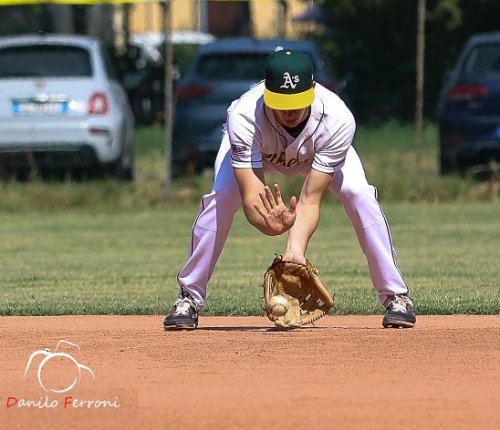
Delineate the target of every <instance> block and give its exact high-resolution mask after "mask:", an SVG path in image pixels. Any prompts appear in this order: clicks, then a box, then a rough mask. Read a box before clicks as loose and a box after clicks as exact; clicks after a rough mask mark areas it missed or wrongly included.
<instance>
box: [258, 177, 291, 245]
mask: <svg viewBox="0 0 500 430" xmlns="http://www.w3.org/2000/svg"><path fill="white" fill-rule="evenodd" d="M259 196H260V200H261V202H262V204H261V205H258V204H256V205H255V206H254V207H255V210H256V211H257V212H258V213H259V215H260V216H261V217H262V218H263V219H264V221H265V223H266V225H267V227H268V229H269V234H270V235H279V234H282V233H284V232H285V231H288V230H290V228H291V227H292V226H293V224H294V223H295V219H296V217H297V198H296V197H295V196H292V197H291V198H290V208H288V207H287V206H286V205H285V203H283V199H282V197H281V190H280V187H279V186H278V184H274V195H273V193H272V191H271V189H270V188H269V187H268V186H266V187H264V191H263V192H261V193H259Z"/></svg>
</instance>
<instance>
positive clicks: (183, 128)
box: [172, 38, 335, 171]
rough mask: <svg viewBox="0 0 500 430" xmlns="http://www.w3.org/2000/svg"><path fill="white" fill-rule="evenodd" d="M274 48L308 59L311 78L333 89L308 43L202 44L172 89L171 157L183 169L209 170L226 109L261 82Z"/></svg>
mask: <svg viewBox="0 0 500 430" xmlns="http://www.w3.org/2000/svg"><path fill="white" fill-rule="evenodd" d="M278 46H282V47H284V48H288V49H294V50H296V51H301V52H305V53H307V54H309V55H311V57H312V58H313V61H314V68H315V71H314V76H315V80H316V81H317V82H319V83H320V84H322V85H324V86H326V87H328V88H330V89H331V90H335V85H334V81H333V79H332V77H331V76H330V75H329V74H328V72H327V70H326V67H325V64H324V61H323V59H322V57H321V54H320V51H319V49H318V47H317V46H316V45H315V44H314V43H313V42H310V41H304V40H281V39H268V40H255V39H250V38H238V39H227V40H221V41H218V42H214V43H208V44H206V45H203V46H200V48H199V50H198V53H197V55H196V56H195V58H194V59H193V62H192V63H191V66H190V68H189V70H188V72H187V74H186V75H185V77H184V78H183V79H182V80H181V81H179V83H178V84H177V87H176V94H175V95H176V104H175V113H174V128H173V140H172V153H173V156H172V158H173V161H174V164H176V166H177V167H180V168H181V171H182V170H186V169H188V170H195V171H196V170H198V171H199V170H201V169H202V168H203V167H206V166H212V164H213V162H214V160H215V156H216V155H217V151H218V149H219V145H220V140H221V136H222V126H223V124H224V123H225V121H226V113H227V108H228V107H229V105H230V104H231V102H232V101H233V100H235V99H237V98H239V97H240V96H241V95H242V94H243V93H244V92H246V91H247V90H249V89H250V88H251V87H252V86H253V85H254V84H255V83H257V82H259V81H261V80H262V79H263V78H264V64H265V61H266V59H267V57H268V56H269V55H270V54H271V53H272V52H274V51H275V49H276V47H278Z"/></svg>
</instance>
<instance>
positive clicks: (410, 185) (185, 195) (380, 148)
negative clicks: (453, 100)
mask: <svg viewBox="0 0 500 430" xmlns="http://www.w3.org/2000/svg"><path fill="white" fill-rule="evenodd" d="M135 140H136V181H135V182H134V183H131V184H130V183H122V182H119V181H105V182H104V181H89V182H72V181H69V180H68V181H64V182H52V183H47V182H41V181H32V182H28V183H17V182H3V183H0V193H1V196H2V198H1V199H0V211H6V212H20V211H31V210H60V209H74V208H81V209H96V208H98V209H100V210H137V209H147V208H152V207H167V206H169V205H171V204H192V203H196V202H197V201H198V200H199V197H200V195H201V194H203V193H205V192H207V190H208V189H209V188H210V186H211V179H212V174H211V172H210V171H209V170H207V171H206V172H205V174H204V175H202V176H198V177H197V176H192V177H184V178H180V179H177V180H175V181H174V183H173V187H172V190H171V193H170V195H169V198H168V199H167V198H166V196H165V185H164V184H165V157H164V150H163V148H164V137H163V129H162V128H161V127H159V126H156V127H150V128H140V129H138V130H137V132H136V139H135ZM355 147H356V149H357V151H358V152H359V153H360V155H361V158H362V161H363V164H364V166H365V170H366V173H367V177H368V179H369V181H370V182H371V183H372V184H374V185H376V186H377V188H378V190H379V193H380V196H381V198H382V201H384V202H431V203H438V202H467V201H469V202H497V201H499V200H500V186H499V184H500V181H499V180H498V179H497V180H493V181H488V182H476V181H474V180H472V179H471V178H462V177H459V176H447V177H440V176H439V175H438V173H437V159H438V156H437V153H438V149H437V132H436V127H435V126H433V125H432V124H427V125H426V127H425V130H424V134H423V142H422V147H421V148H420V149H419V150H418V151H417V149H416V148H415V144H414V129H413V127H412V126H410V125H401V124H398V123H396V122H388V123H387V124H385V125H383V126H380V127H377V128H371V127H366V126H359V127H358V131H357V135H356V138H355ZM417 153H418V154H420V160H419V162H418V163H417ZM280 182H281V185H282V187H283V189H284V191H285V193H288V194H292V193H296V191H297V188H298V186H299V183H300V180H291V181H288V182H286V183H285V182H284V181H281V180H280Z"/></svg>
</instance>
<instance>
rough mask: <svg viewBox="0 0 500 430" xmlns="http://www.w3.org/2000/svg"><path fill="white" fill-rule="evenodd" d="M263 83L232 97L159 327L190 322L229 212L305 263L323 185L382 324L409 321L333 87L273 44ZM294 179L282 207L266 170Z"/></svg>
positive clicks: (401, 285)
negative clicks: (352, 243) (347, 230)
mask: <svg viewBox="0 0 500 430" xmlns="http://www.w3.org/2000/svg"><path fill="white" fill-rule="evenodd" d="M264 74H265V79H264V81H262V82H260V83H259V84H257V85H256V86H255V87H253V88H252V89H250V90H249V91H247V92H246V93H245V94H243V95H242V96H241V97H240V98H239V99H238V100H235V101H234V102H233V103H232V104H231V106H230V107H229V109H228V114H227V122H226V124H225V127H224V130H223V136H222V142H221V146H220V150H219V152H218V155H217V159H216V161H215V166H214V173H215V179H214V185H213V190H212V192H211V193H209V194H206V195H204V196H203V197H202V200H201V205H200V211H199V213H198V215H197V217H196V219H195V222H194V225H193V231H192V238H191V243H190V247H189V253H188V254H189V255H188V259H187V262H186V264H185V265H184V267H183V268H182V269H181V271H180V272H179V274H178V276H177V282H178V284H179V287H180V293H179V297H178V298H177V300H176V301H175V303H174V305H173V307H172V309H171V311H170V313H169V314H168V315H167V316H166V318H165V320H164V322H163V324H164V327H165V329H185V328H196V327H197V325H198V312H199V310H200V309H202V307H203V305H204V301H205V297H206V294H207V284H208V282H209V281H210V278H211V276H212V273H213V271H214V267H215V264H216V262H217V260H218V259H219V256H220V255H221V253H222V250H223V247H224V243H225V242H226V239H227V237H228V234H229V231H230V229H231V226H232V223H233V218H234V214H235V212H236V211H237V210H238V208H239V207H240V206H241V205H243V212H244V214H245V216H246V218H247V220H248V222H249V223H250V224H251V225H253V226H254V227H255V228H257V230H259V231H261V232H262V233H264V234H265V235H269V236H275V235H280V234H283V233H285V232H287V233H288V240H287V244H286V249H285V250H284V252H283V260H284V261H295V262H298V263H305V261H306V257H305V254H306V250H307V246H308V243H309V240H310V238H311V236H312V235H313V233H314V231H315V230H316V228H317V226H318V222H319V215H320V205H321V201H322V196H323V194H324V193H325V191H326V190H329V191H330V192H332V193H333V194H334V195H335V197H336V198H337V199H338V200H340V202H342V204H343V205H344V208H345V211H346V213H347V215H348V216H349V218H350V220H351V222H352V225H353V226H354V229H355V231H356V234H357V236H358V240H359V243H360V245H361V248H362V250H363V252H364V254H365V255H366V258H367V261H368V267H369V270H370V276H371V280H372V283H373V286H374V288H375V290H376V291H377V293H378V295H379V298H380V302H381V303H382V305H383V306H384V307H385V309H386V312H385V315H384V318H383V321H382V324H383V326H384V327H401V328H406V327H413V326H414V324H415V321H416V318H415V315H414V313H413V303H412V300H411V299H410V297H409V296H408V292H409V290H408V287H407V286H406V284H405V282H404V280H403V277H402V275H401V272H400V270H399V268H398V266H397V264H396V255H395V251H394V248H393V245H392V240H391V235H390V231H389V227H388V223H387V220H386V218H385V216H384V213H383V211H382V209H381V207H380V205H379V203H378V201H377V190H376V188H375V187H373V186H372V185H369V184H368V182H367V180H366V177H365V172H364V170H363V166H362V164H361V161H360V159H359V157H358V154H357V153H356V150H355V149H354V147H353V146H352V141H353V137H354V133H355V129H356V124H355V121H354V118H353V116H352V114H351V112H350V111H349V109H348V108H347V107H346V105H345V104H344V103H343V101H342V100H341V99H340V98H339V97H338V96H337V95H336V94H334V93H333V92H331V91H329V90H327V89H326V88H324V87H323V86H321V85H319V84H318V83H316V82H314V80H313V67H312V60H311V58H310V57H309V56H308V55H306V54H303V53H299V52H296V51H292V50H286V49H282V50H278V51H276V52H275V53H273V54H272V55H271V56H270V57H269V59H268V61H267V63H266V66H265V70H264ZM268 172H280V173H282V174H283V175H285V176H289V177H290V176H295V175H303V176H305V180H304V183H303V186H302V190H301V192H300V195H299V196H298V198H297V197H295V196H292V197H291V199H290V202H289V204H288V205H287V204H286V203H285V202H284V201H283V199H282V196H281V192H280V189H279V186H278V185H276V184H274V185H273V186H268V185H266V182H265V174H266V173H268Z"/></svg>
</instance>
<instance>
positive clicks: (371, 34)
mask: <svg viewBox="0 0 500 430" xmlns="http://www.w3.org/2000/svg"><path fill="white" fill-rule="evenodd" d="M323 13H324V21H325V22H326V24H327V26H328V28H329V31H328V32H326V33H325V35H323V36H320V43H321V45H322V46H323V48H324V50H325V51H326V52H327V53H328V55H329V56H330V58H331V60H332V63H333V64H335V65H336V71H337V74H338V75H339V76H342V75H344V74H346V73H348V72H349V73H352V75H353V81H352V83H351V85H350V87H349V88H348V89H347V91H348V93H349V99H350V103H351V107H352V109H353V111H354V112H355V113H356V115H357V117H358V119H359V120H362V121H378V120H385V119H387V118H398V119H400V120H413V119H414V110H415V58H416V43H415V39H416V29H417V0H326V1H325V2H324V4H323ZM499 14H500V2H498V0H427V13H426V52H425V56H426V59H425V77H426V80H425V86H424V89H425V101H426V102H425V106H424V108H425V115H426V117H427V118H430V119H433V118H434V115H435V106H436V103H437V99H438V97H439V92H440V89H441V87H442V85H443V77H444V74H445V71H446V70H448V69H450V68H451V67H453V64H454V62H455V61H456V59H457V56H458V53H459V52H460V50H461V49H462V47H463V45H464V44H465V42H466V40H467V39H468V38H469V37H470V36H471V35H472V34H474V33H477V32H487V31H494V30H498V29H499V24H498V19H497V17H498V16H499Z"/></svg>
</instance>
